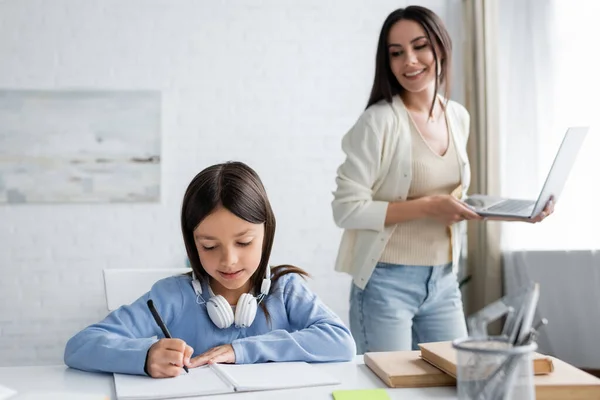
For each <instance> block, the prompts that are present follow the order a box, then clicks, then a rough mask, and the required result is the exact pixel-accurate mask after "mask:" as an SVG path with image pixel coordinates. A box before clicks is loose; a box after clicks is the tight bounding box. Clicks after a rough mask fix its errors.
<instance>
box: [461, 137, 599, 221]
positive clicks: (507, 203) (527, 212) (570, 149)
mask: <svg viewBox="0 0 600 400" xmlns="http://www.w3.org/2000/svg"><path fill="white" fill-rule="evenodd" d="M588 130H589V127H587V126H586V127H572V128H569V129H568V130H567V133H565V136H564V138H563V140H562V143H561V145H560V147H559V149H558V152H557V153H556V156H555V157H554V162H553V163H552V167H551V168H550V172H548V176H547V177H546V181H545V182H544V186H542V190H541V191H540V194H539V196H538V198H537V200H521V199H507V198H502V197H492V196H486V195H481V194H476V195H473V196H469V197H467V198H466V199H465V200H464V201H465V203H466V204H467V205H469V206H470V207H471V208H472V209H473V210H474V211H475V212H476V213H477V214H479V215H481V216H484V217H509V218H533V217H535V216H536V215H538V214H539V213H540V212H542V210H543V209H544V207H545V206H546V204H547V203H548V201H549V200H550V198H551V197H552V198H553V199H554V202H555V203H556V201H558V197H559V196H560V193H561V191H562V189H563V186H564V185H565V182H566V181H567V178H568V176H569V173H570V172H571V168H572V167H573V164H574V163H575V159H576V158H577V153H579V149H580V148H581V145H582V144H583V141H584V139H585V137H586V135H587V132H588Z"/></svg>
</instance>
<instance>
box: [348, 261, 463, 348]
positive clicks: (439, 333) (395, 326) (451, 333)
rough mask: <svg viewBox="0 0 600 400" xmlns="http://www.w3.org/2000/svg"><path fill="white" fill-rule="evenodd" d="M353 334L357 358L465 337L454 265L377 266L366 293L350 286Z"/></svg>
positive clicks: (351, 328)
mask: <svg viewBox="0 0 600 400" xmlns="http://www.w3.org/2000/svg"><path fill="white" fill-rule="evenodd" d="M350 330H351V331H352V335H353V336H354V340H355V341H356V348H357V352H358V354H363V353H365V352H370V351H397V350H411V349H412V350H417V349H418V346H417V344H418V343H427V342H439V341H446V340H454V339H457V338H460V337H465V336H467V327H466V324H465V316H464V312H463V308H462V300H461V293H460V290H459V289H458V281H457V279H456V275H455V274H454V273H453V272H452V265H451V264H447V265H442V266H433V267H426V266H410V265H395V264H386V263H378V264H377V267H376V268H375V271H373V275H372V276H371V279H369V282H368V283H367V286H366V287H365V289H364V290H361V289H359V288H358V287H357V286H356V285H354V284H352V289H351V291H350Z"/></svg>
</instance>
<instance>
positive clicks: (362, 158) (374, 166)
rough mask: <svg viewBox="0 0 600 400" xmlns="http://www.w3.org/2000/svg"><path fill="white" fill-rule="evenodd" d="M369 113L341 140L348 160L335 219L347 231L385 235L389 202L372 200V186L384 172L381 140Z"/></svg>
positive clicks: (340, 180)
mask: <svg viewBox="0 0 600 400" xmlns="http://www.w3.org/2000/svg"><path fill="white" fill-rule="evenodd" d="M371 118H372V115H371V114H370V113H369V112H368V110H367V111H365V113H363V115H362V116H361V117H360V118H359V120H358V121H357V122H356V124H355V125H354V126H353V127H352V129H350V131H349V132H348V133H347V134H346V135H345V136H344V138H343V139H342V150H343V152H344V153H345V155H346V158H345V160H344V162H343V163H342V165H340V167H339V168H338V170H337V178H336V183H337V189H336V190H335V191H334V192H333V195H334V199H333V202H332V209H333V218H334V220H335V223H336V224H337V225H338V226H339V227H340V228H344V229H368V230H374V231H382V230H383V229H384V226H385V216H386V213H387V207H388V204H389V203H388V202H387V201H376V200H373V186H374V184H375V181H376V179H377V176H378V175H379V170H380V168H381V155H382V145H383V143H382V140H381V138H380V132H377V130H376V129H374V127H373V124H372V123H371V121H370V119H371Z"/></svg>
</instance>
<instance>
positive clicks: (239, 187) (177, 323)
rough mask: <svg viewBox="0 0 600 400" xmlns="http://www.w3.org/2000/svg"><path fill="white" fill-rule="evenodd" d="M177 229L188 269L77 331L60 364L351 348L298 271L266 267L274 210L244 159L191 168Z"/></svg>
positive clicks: (325, 353)
mask: <svg viewBox="0 0 600 400" xmlns="http://www.w3.org/2000/svg"><path fill="white" fill-rule="evenodd" d="M181 229H182V231H183V240H184V242H185V247H186V250H187V255H188V257H189V260H190V264H191V267H192V271H193V272H192V274H190V275H182V276H175V277H170V278H167V279H163V280H160V281H158V282H157V283H156V284H155V285H154V286H153V287H152V289H151V290H150V292H148V293H147V294H145V295H144V296H142V297H141V298H139V299H138V300H136V301H135V302H134V303H133V304H131V305H129V306H123V307H121V308H119V309H118V310H116V311H114V312H113V313H111V314H109V315H108V316H107V317H106V318H105V319H104V320H103V321H101V322H99V323H97V324H94V325H91V326H89V327H87V328H85V329H84V330H83V331H81V332H79V333H78V334H77V335H75V336H74V337H73V338H71V339H70V340H69V342H68V343H67V346H66V349H65V363H66V364H67V365H68V366H70V367H73V368H78V369H82V370H86V371H104V372H113V373H127V374H148V375H150V376H152V377H155V378H162V377H171V376H177V375H179V374H180V373H181V372H182V367H183V366H185V367H187V368H195V367H199V366H201V365H204V364H207V363H237V364H246V363H260V362H267V361H307V362H327V361H348V360H351V359H352V358H353V356H354V354H355V350H356V348H355V344H354V340H353V338H352V336H351V335H350V333H349V331H348V329H347V328H346V327H345V326H344V325H343V323H342V321H341V320H340V319H339V318H338V317H337V316H336V315H334V314H333V312H331V311H330V310H329V309H328V308H327V307H326V306H325V305H324V304H323V303H322V302H321V301H320V300H319V299H318V298H317V296H316V295H315V294H314V293H312V292H311V291H310V290H309V289H308V287H307V286H306V285H305V284H304V281H303V279H301V276H303V275H304V276H306V275H307V274H306V272H304V271H303V270H301V269H300V268H296V267H292V266H279V267H275V268H273V269H272V271H271V269H270V268H269V266H268V263H269V256H270V254H271V247H272V245H273V238H274V236H275V217H274V215H273V212H272V210H271V206H270V204H269V200H268V199H267V195H266V192H265V189H264V187H263V185H262V182H261V181H260V178H259V177H258V175H257V174H256V173H255V172H254V171H253V170H252V169H251V168H250V167H248V166H247V165H245V164H243V163H239V162H230V163H225V164H219V165H214V166H212V167H209V168H207V169H205V170H203V171H202V172H200V173H199V174H198V175H197V176H196V177H195V178H194V179H193V180H192V182H191V183H190V185H189V187H188V189H187V191H186V193H185V196H184V198H183V206H182V211H181ZM149 299H151V300H152V302H153V303H154V305H155V307H156V309H157V311H158V314H159V315H160V316H161V317H162V320H163V321H164V323H165V325H166V326H167V329H168V331H169V332H170V333H171V335H172V337H173V339H168V338H165V336H164V335H163V333H162V331H161V329H160V328H159V326H158V325H157V322H156V321H155V320H154V319H153V316H152V314H151V312H150V311H149V308H148V307H147V304H146V303H147V301H148V300H149ZM257 305H258V307H257ZM153 336H158V337H159V338H161V339H154V338H153Z"/></svg>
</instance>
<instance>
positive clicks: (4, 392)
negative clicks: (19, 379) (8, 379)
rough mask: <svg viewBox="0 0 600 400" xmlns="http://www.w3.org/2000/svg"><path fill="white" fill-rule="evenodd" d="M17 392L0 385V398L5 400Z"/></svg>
mask: <svg viewBox="0 0 600 400" xmlns="http://www.w3.org/2000/svg"><path fill="white" fill-rule="evenodd" d="M15 394H17V392H15V391H14V390H12V389H9V388H7V387H6V386H2V385H0V400H5V399H8V398H10V397H13V396H14V395H15Z"/></svg>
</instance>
